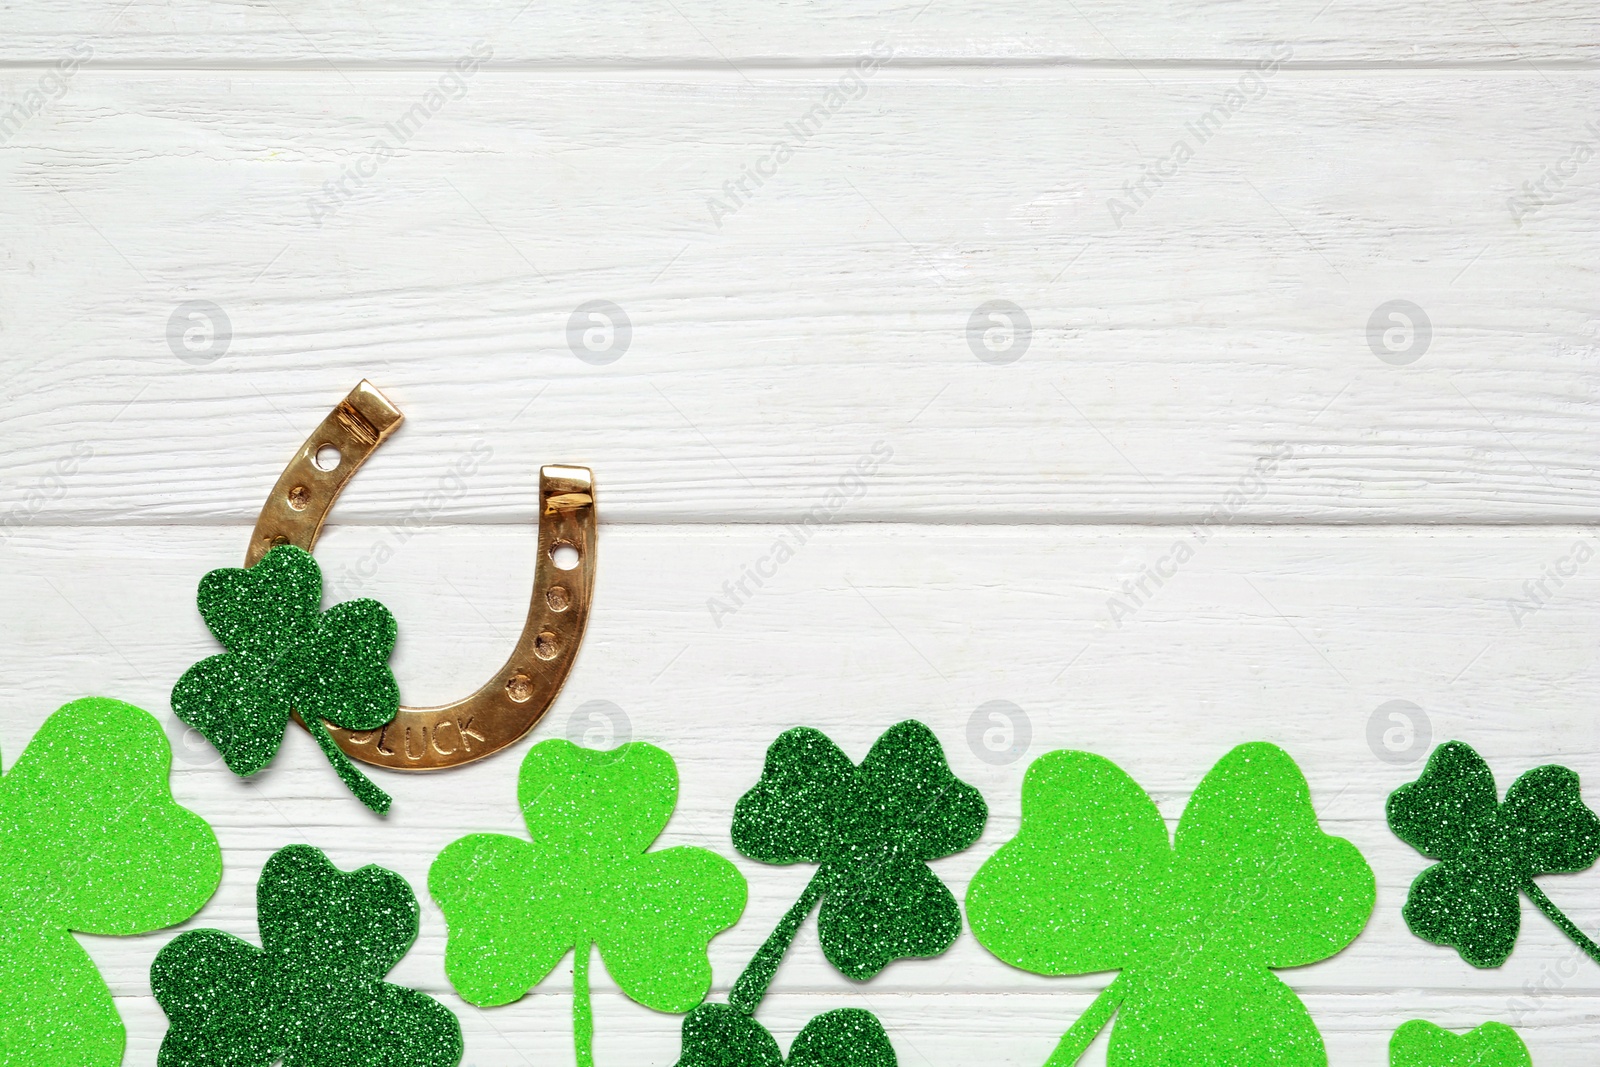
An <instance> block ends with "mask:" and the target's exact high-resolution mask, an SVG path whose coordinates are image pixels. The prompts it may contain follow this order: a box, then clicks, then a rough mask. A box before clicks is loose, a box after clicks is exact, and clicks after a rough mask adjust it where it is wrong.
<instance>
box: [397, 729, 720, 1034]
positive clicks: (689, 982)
mask: <svg viewBox="0 0 1600 1067" xmlns="http://www.w3.org/2000/svg"><path fill="white" fill-rule="evenodd" d="M517 799H518V803H519V804H520V805H521V807H522V814H523V818H524V819H525V820H526V822H527V824H528V833H529V835H530V836H531V837H532V841H531V842H530V841H524V840H522V839H521V838H516V837H507V836H504V835H501V834H472V835H470V836H467V837H463V838H461V839H460V840H458V841H455V842H453V843H451V844H450V845H449V846H448V847H446V848H445V850H444V851H443V852H442V853H440V854H439V857H438V859H436V860H434V862H433V867H432V869H431V870H430V871H429V873H428V890H429V892H431V893H432V894H433V898H434V900H436V901H437V902H438V903H439V907H440V908H441V909H442V910H443V911H444V916H445V921H446V923H447V924H448V926H449V943H448V947H447V949H446V952H445V973H446V974H448V975H449V977H450V981H451V982H452V983H453V984H454V985H455V987H456V991H457V992H458V993H460V994H461V996H462V998H463V999H465V1000H467V1001H468V1002H469V1003H472V1004H478V1005H483V1006H489V1005H496V1004H507V1003H510V1002H511V1001H514V1000H516V999H517V998H519V997H521V996H522V995H523V994H524V993H526V992H527V991H528V990H530V989H532V988H533V987H534V986H536V985H538V984H539V983H540V982H542V981H543V980H544V979H545V978H546V977H547V976H548V975H549V974H550V972H551V971H553V970H554V969H555V967H556V965H557V964H558V963H560V962H561V960H562V958H563V957H565V956H566V955H567V953H569V952H572V951H574V949H576V954H575V956H574V987H573V1033H574V1043H575V1044H576V1046H577V1050H578V1062H579V1063H580V1064H584V1065H588V1064H592V1063H593V1061H594V1057H593V1049H592V1041H593V1022H592V1019H591V1017H590V1009H589V957H590V954H591V950H592V947H593V946H596V945H598V946H599V949H600V958H601V960H602V961H603V962H604V963H605V966H606V970H607V971H609V972H610V974H611V976H612V978H614V979H616V982H617V984H618V985H619V986H621V987H622V991H623V992H624V993H625V994H627V995H628V996H629V997H631V998H632V999H633V1000H636V1001H638V1002H639V1003H640V1004H643V1005H645V1006H646V1007H649V1008H654V1009H655V1010H657V1011H666V1012H685V1011H688V1010H689V1009H690V1008H693V1007H694V1006H695V1005H696V1004H698V1003H700V1001H701V1000H703V999H705V995H706V991H707V990H708V989H709V988H710V986H711V962H710V960H709V959H708V957H707V948H708V945H709V944H710V941H711V938H712V937H714V936H715V935H717V934H718V933H720V932H722V931H723V930H725V929H727V928H728V927H730V926H732V925H733V924H734V923H736V922H738V921H739V916H740V914H741V913H742V912H743V911H744V904H745V883H744V876H743V875H741V874H740V873H739V871H738V869H737V868H735V867H734V865H733V864H732V863H730V862H728V861H727V860H725V859H723V858H722V857H721V856H718V855H717V854H716V853H713V852H708V851H706V850H705V849H703V848H693V847H690V846H678V847H675V848H667V849H662V850H660V851H658V852H651V851H649V849H650V846H651V844H652V843H654V842H655V840H656V838H657V837H658V836H660V834H661V831H662V830H663V829H664V828H665V827H666V824H667V820H668V819H669V818H670V817H671V816H672V811H673V809H674V808H675V807H676V806H677V803H678V769H677V767H676V765H674V764H673V762H672V757H671V756H669V755H667V753H665V752H663V751H662V750H661V749H659V748H656V747H655V746H654V745H648V744H644V743H643V742H638V741H635V742H631V743H629V744H625V745H621V746H619V747H618V748H615V749H612V750H610V751H604V752H601V751H595V750H592V749H585V748H579V747H578V746H577V745H574V744H573V743H572V742H570V741H566V740H562V739H559V738H557V739H552V740H549V741H543V742H540V743H539V744H537V745H534V746H533V747H532V748H530V749H529V750H528V755H527V758H526V759H524V760H523V763H522V773H521V775H520V776H519V778H518V782H517Z"/></svg>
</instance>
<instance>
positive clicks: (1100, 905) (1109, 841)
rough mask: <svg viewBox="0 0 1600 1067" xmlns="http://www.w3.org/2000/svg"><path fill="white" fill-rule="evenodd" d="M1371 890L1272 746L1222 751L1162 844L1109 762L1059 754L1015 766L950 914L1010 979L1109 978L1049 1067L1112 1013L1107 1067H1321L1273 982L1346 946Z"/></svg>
mask: <svg viewBox="0 0 1600 1067" xmlns="http://www.w3.org/2000/svg"><path fill="white" fill-rule="evenodd" d="M1376 890H1377V887H1376V882H1375V880H1374V878H1373V874H1372V868H1370V867H1368V866H1367V863H1366V861H1365V860H1364V859H1362V857H1361V853H1360V852H1358V851H1357V850H1356V847H1355V846H1354V845H1352V844H1351V843H1350V842H1348V841H1345V840H1343V839H1342V838H1337V837H1330V836H1329V835H1327V834H1325V833H1323V832H1322V829H1321V827H1320V826H1319V825H1318V824H1317V816H1316V813H1315V812H1314V811H1313V810H1312V807H1311V794H1310V790H1309V789H1308V787H1307V786H1306V780H1305V778H1304V776H1302V775H1301V773H1300V769H1299V768H1298V767H1296V766H1295V763H1294V761H1293V760H1292V759H1290V758H1289V756H1288V754H1287V753H1285V752H1284V751H1283V750H1282V749H1280V748H1277V747H1276V746H1274V745H1270V744H1265V743H1254V744H1246V745H1240V746H1239V747H1237V748H1235V749H1234V750H1233V751H1231V752H1229V753H1228V754H1227V755H1225V756H1223V757H1222V759H1221V760H1219V761H1218V762H1217V764H1216V766H1214V767H1213V768H1212V769H1211V770H1210V772H1208V773H1207V774H1206V776H1205V778H1204V779H1203V780H1202V781H1201V783H1200V785H1199V787H1198V788H1197V789H1196V790H1195V791H1194V795H1193V796H1191V797H1190V799H1189V804H1188V806H1187V807H1186V808H1185V809H1184V812H1183V817H1182V818H1181V819H1179V821H1178V829H1177V833H1176V835H1175V836H1174V837H1173V839H1171V840H1169V839H1168V836H1167V826H1166V823H1165V822H1164V821H1163V820H1162V817H1161V813H1160V812H1159V811H1158V810H1157V809H1156V806H1155V804H1154V803H1153V802H1152V801H1151V800H1150V798H1149V796H1147V795H1146V794H1145V792H1144V790H1142V789H1140V788H1139V786H1138V785H1137V784H1136V783H1135V782H1134V781H1133V779H1131V778H1129V777H1128V776H1127V775H1126V774H1125V773H1123V771H1122V770H1121V769H1120V768H1118V767H1117V766H1116V765H1115V764H1113V763H1112V762H1110V761H1109V760H1107V759H1104V758H1103V757H1100V756H1096V755H1094V754H1092V753H1089V752H1066V751H1062V752H1051V753H1047V754H1046V755H1044V756H1041V757H1039V759H1037V760H1035V761H1034V763H1033V765H1032V766H1031V767H1029V768H1028V773H1027V775H1026V777H1025V778H1024V780H1023V785H1022V826H1021V828H1020V829H1019V830H1018V832H1017V836H1016V837H1015V838H1013V839H1012V840H1011V841H1009V842H1007V843H1006V844H1005V845H1003V846H1001V848H1000V850H999V851H998V852H996V853H995V854H994V855H993V856H991V857H989V859H988V860H987V861H986V862H985V863H984V865H983V867H982V868H980V869H979V871H978V873H977V874H976V875H975V876H974V877H973V880H972V883H971V885H970V886H969V888H968V890H967V917H968V920H969V921H970V922H971V923H972V932H973V933H974V934H975V935H976V936H977V938H978V941H979V943H980V944H982V945H983V946H984V947H985V948H987V949H988V950H989V951H990V952H992V953H994V954H995V955H996V956H998V957H1000V958H1001V959H1002V960H1004V961H1005V962H1007V963H1009V964H1011V965H1012V966H1014V967H1020V968H1022V969H1023V970H1027V971H1033V972H1034V973H1036V974H1048V975H1063V974H1091V973H1094V972H1097V971H1108V970H1119V971H1120V972H1121V973H1120V974H1118V976H1117V978H1116V979H1115V980H1114V981H1113V982H1112V983H1111V984H1110V985H1109V986H1107V987H1106V989H1105V991H1104V992H1102V993H1101V994H1100V996H1099V997H1098V998H1097V999H1096V1000H1095V1002H1094V1004H1092V1005H1091V1006H1090V1007H1089V1009H1088V1011H1086V1012H1085V1013H1084V1014H1083V1016H1082V1017H1081V1018H1079V1019H1078V1021H1077V1022H1076V1023H1074V1024H1073V1026H1072V1028H1071V1029H1070V1030H1068V1031H1067V1033H1066V1035H1065V1036H1064V1037H1062V1039H1061V1042H1060V1044H1059V1045H1058V1046H1057V1047H1056V1050H1055V1053H1054V1054H1053V1055H1052V1056H1051V1057H1050V1060H1049V1065H1050V1067H1065V1065H1067V1064H1070V1063H1074V1062H1076V1061H1077V1059H1078V1058H1079V1057H1080V1056H1082V1055H1083V1053H1084V1051H1085V1050H1086V1049H1087V1048H1088V1047H1089V1045H1090V1044H1091V1043H1092V1042H1093V1041H1094V1038H1095V1035H1096V1034H1098V1033H1099V1031H1100V1030H1101V1029H1103V1028H1104V1027H1105V1025H1106V1024H1107V1023H1108V1022H1110V1021H1111V1018H1112V1016H1113V1015H1115V1016H1116V1017H1117V1021H1116V1026H1115V1029H1113V1031H1112V1033H1111V1047H1110V1050H1109V1052H1108V1054H1107V1058H1106V1062H1107V1064H1109V1065H1110V1067H1136V1065H1137V1067H1144V1065H1172V1064H1184V1065H1187V1067H1269V1065H1271V1067H1322V1065H1325V1064H1326V1063H1327V1053H1326V1051H1325V1049H1324V1047H1323V1043H1322V1036H1321V1035H1320V1034H1319V1033H1318V1032H1317V1028H1316V1026H1315V1025H1314V1024H1313V1023H1312V1021H1311V1016H1310V1014H1309V1013H1308V1012H1307V1011H1306V1008H1305V1005H1303V1004H1302V1003H1300V1000H1299V998H1298V997H1296V996H1295V994H1294V992H1293V991H1292V990H1291V989H1290V988H1289V987H1288V986H1286V985H1285V984H1284V983H1283V982H1282V981H1280V980H1279V979H1278V978H1277V976H1276V975H1274V974H1273V970H1274V969H1276V968H1283V967H1299V966H1303V965H1305V964H1308V963H1315V962H1316V961H1318V960H1322V959H1326V958H1327V957H1329V956H1332V955H1333V954H1334V953H1336V952H1338V951H1339V950H1340V949H1342V948H1344V947H1345V946H1346V945H1348V944H1349V943H1350V942H1351V941H1352V940H1354V939H1355V937H1356V935H1357V934H1359V933H1360V932H1361V929H1362V927H1364V926H1365V925H1366V923H1367V919H1368V918H1369V917H1370V916H1371V914H1372V907H1373V902H1374V900H1375V897H1376Z"/></svg>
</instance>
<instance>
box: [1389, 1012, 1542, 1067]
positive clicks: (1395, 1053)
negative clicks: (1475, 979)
mask: <svg viewBox="0 0 1600 1067" xmlns="http://www.w3.org/2000/svg"><path fill="white" fill-rule="evenodd" d="M1389 1067H1533V1057H1532V1056H1530V1055H1528V1046H1527V1045H1524V1044H1523V1043H1522V1038H1520V1037H1518V1036H1517V1032H1516V1031H1515V1030H1513V1029H1511V1027H1509V1026H1507V1025H1505V1024H1504V1023H1484V1024H1483V1025H1482V1026H1480V1027H1478V1028H1477V1029H1476V1030H1471V1031H1468V1032H1467V1033H1465V1034H1453V1033H1451V1032H1450V1031H1449V1030H1446V1029H1444V1028H1442V1027H1439V1026H1435V1025H1434V1024H1433V1023H1430V1022H1427V1021H1426V1020H1423V1019H1412V1020H1411V1021H1410V1022H1408V1023H1406V1024H1405V1025H1403V1026H1401V1027H1400V1029H1398V1030H1396V1031H1395V1032H1394V1036H1393V1037H1391V1038H1390V1039H1389Z"/></svg>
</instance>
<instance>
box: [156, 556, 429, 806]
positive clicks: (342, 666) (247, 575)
mask: <svg viewBox="0 0 1600 1067" xmlns="http://www.w3.org/2000/svg"><path fill="white" fill-rule="evenodd" d="M199 603H200V614H201V616H202V617H203V618H204V619H205V620H206V625H207V626H208V627H210V629H211V633H212V634H213V635H214V636H215V637H216V639H217V640H218V641H221V642H222V645H223V647H224V648H226V649H227V651H226V652H224V653H222V654H221V655H217V656H212V657H211V658H210V659H205V660H201V661H200V662H199V663H196V664H195V665H194V666H193V667H190V668H189V669H188V670H187V671H185V672H184V675H183V677H182V678H180V679H178V684H177V685H175V686H173V688H172V710H173V711H174V712H176V713H177V715H178V718H180V719H182V720H183V721H184V722H186V723H188V724H189V725H190V726H193V727H194V728H195V729H196V730H199V731H200V732H201V733H202V734H204V735H205V736H206V739H207V740H209V741H210V742H211V743H212V744H213V745H215V746H216V747H217V750H218V751H219V752H221V753H222V758H223V760H224V761H226V762H227V764H228V769H229V770H231V771H233V773H234V774H237V775H240V776H241V777H244V776H248V775H252V774H255V773H256V772H257V771H259V770H261V769H262V768H263V767H265V766H266V765H267V764H269V763H271V762H272V759H273V757H274V756H276V755H277V754H278V747H279V746H280V745H281V744H283V731H284V729H285V728H286V727H287V726H288V725H289V716H290V714H291V713H298V714H299V716H300V719H301V721H302V722H304V723H305V724H306V727H307V729H309V730H310V731H311V735H312V736H313V737H315V738H316V739H317V744H318V746H319V747H321V749H322V751H323V754H324V755H326V756H327V758H328V761H329V762H330V763H332V764H333V768H334V770H335V771H337V772H338V774H339V777H340V778H341V779H342V780H343V781H344V783H345V785H346V786H348V787H349V788H350V791H351V792H353V793H354V794H355V795H356V796H357V798H359V799H360V801H361V802H362V803H363V804H365V805H366V806H367V807H369V808H371V809H372V810H373V811H376V812H378V813H379V814H382V813H384V812H387V811H388V810H389V803H390V802H389V796H388V794H386V793H385V792H384V791H383V790H381V789H379V788H378V787H377V786H376V785H374V784H372V782H371V781H370V780H369V779H368V778H367V777H366V776H365V775H363V774H362V773H361V772H360V771H358V770H357V769H356V767H355V764H353V763H351V762H350V757H348V756H346V755H345V754H344V752H343V751H341V750H340V748H339V746H338V745H337V744H335V743H334V740H333V737H332V736H331V735H330V734H329V733H328V728H327V726H325V725H324V720H326V721H327V722H331V723H333V724H334V725H335V726H338V727H341V728H343V729H346V730H376V729H378V728H379V727H381V726H383V725H385V724H386V723H388V722H389V721H390V720H392V719H393V718H394V717H395V713H396V712H398V711H399V710H400V689H399V687H398V686H397V685H396V684H395V680H394V673H393V672H392V671H390V670H389V653H390V652H391V651H393V649H394V641H395V623H394V617H393V616H392V615H390V614H389V609H388V608H386V607H384V606H383V605H382V604H380V603H378V602H377V601H376V600H351V601H347V602H345V603H343V604H337V605H335V606H334V607H332V608H330V609H329V610H327V611H322V610H321V608H322V570H321V568H319V567H318V566H317V561H316V560H315V559H314V558H313V557H312V555H311V553H309V552H306V551H303V550H302V549H299V548H296V547H295V546H293V545H280V546H278V547H277V548H274V549H273V550H272V551H270V552H268V553H267V554H266V555H265V556H263V557H262V558H261V560H260V562H258V563H257V564H256V565H255V566H254V567H251V568H249V569H241V568H236V567H224V568H222V569H220V570H214V571H212V572H211V573H210V574H207V575H206V576H205V577H204V578H202V579H201V580H200V597H199Z"/></svg>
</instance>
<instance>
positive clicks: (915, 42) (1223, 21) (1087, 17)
mask: <svg viewBox="0 0 1600 1067" xmlns="http://www.w3.org/2000/svg"><path fill="white" fill-rule="evenodd" d="M0 29H3V30H4V35H5V42H6V44H5V56H6V58H7V59H9V60H11V61H13V62H14V61H18V60H28V61H33V62H45V61H54V60H55V59H56V58H57V57H58V56H59V55H61V54H64V53H65V52H66V51H67V50H68V49H70V48H72V47H74V46H76V45H80V44H81V45H87V46H89V47H91V48H93V49H94V54H95V57H96V59H97V60H99V61H103V62H120V63H156V64H173V65H184V66H187V65H193V64H196V63H213V64H227V65H240V64H252V63H254V64H262V63H273V64H285V63H291V64H312V65H318V66H321V65H325V64H332V65H335V66H338V67H341V68H343V67H346V66H359V65H361V64H366V63H374V62H377V63H442V62H448V61H450V60H453V59H454V58H456V57H457V56H458V55H461V54H463V53H464V52H466V51H468V50H469V49H471V48H472V47H473V46H474V45H475V44H477V43H479V42H484V43H486V44H487V45H489V46H490V47H492V48H493V50H494V54H495V58H496V60H497V61H500V62H509V63H523V64H533V63H537V64H552V65H559V64H596V63H609V64H654V65H683V64H696V65H703V66H709V67H715V68H722V69H732V70H735V71H737V70H740V69H748V68H751V67H756V66H761V65H771V64H775V63H792V62H795V61H802V62H806V61H809V62H845V61H848V60H850V59H853V58H854V57H855V56H857V55H859V54H861V53H863V52H865V51H867V50H869V49H870V48H871V47H872V46H873V44H874V43H876V42H880V41H888V42H892V43H893V45H894V47H895V48H896V50H897V54H900V55H902V56H904V57H905V58H906V59H908V60H918V61H923V62H946V63H948V62H961V61H978V62H986V63H996V62H1030V63H1058V62H1110V63H1125V62H1133V63H1143V62H1160V61H1163V60H1171V59H1185V60H1201V61H1216V62H1243V61H1253V60H1255V59H1256V58H1258V57H1259V55H1260V54H1261V53H1262V52H1264V51H1265V50H1266V49H1267V48H1268V47H1270V45H1272V44H1273V43H1275V42H1278V41H1286V42H1290V43H1292V44H1293V46H1294V47H1295V49H1296V52H1297V54H1298V55H1300V56H1302V57H1304V58H1305V59H1306V60H1310V61H1315V62H1323V63H1330V62H1331V63H1410V64H1429V63H1452V62H1454V63H1506V64H1510V63H1521V64H1534V63H1552V62H1555V63H1560V62H1573V61H1585V62H1586V61H1592V60H1593V59H1594V57H1595V48H1596V44H1595V42H1596V40H1597V37H1600V34H1597V31H1600V20H1597V17H1596V14H1595V10H1594V8H1593V5H1590V4H1584V3H1582V2H1580V0H1535V2H1530V3H1517V2H1515V0H1483V2H1481V3H1474V4H1468V5H1445V6H1439V5H1430V6H1426V7H1424V6H1421V5H1417V4H1384V3H1381V2H1379V0H1340V2H1338V3H1333V4H1329V3H1327V2H1326V0H1290V2H1287V3H1270V2H1267V0H1247V2H1242V3H1226V4H1224V3H1217V2H1193V0H1191V2H1187V3H1172V2H1168V3H1161V4H1143V5H1129V4H1118V3H1113V2H1111V0H1080V2H1075V3H1072V4H1063V5H1043V4H1030V3H1025V2H1022V0H998V2H991V3H979V2H976V0H959V2H954V3H939V4H929V3H925V2H924V0H906V2H903V3H895V4H883V5H876V6H874V7H872V8H871V9H862V8H861V7H859V6H858V5H851V4H848V3H844V2H842V0H822V2H813V3H807V4H781V3H764V4H746V5H737V6H731V5H722V4H715V3H710V2H706V0H701V2H692V0H678V2H674V0H639V2H622V0H602V2H598V3H587V4H580V3H554V4H538V5H518V4H495V3H491V2H488V0H462V2H460V3H455V4H449V5H445V4H440V3H431V4H411V5H389V6H384V7H382V8H377V7H372V6H371V5H362V4H340V5H307V4H266V5H232V6H227V7H218V6H215V5H207V4H203V3H200V2H199V0H176V2H174V0H165V2H156V0H133V2H132V3H122V4H119V3H116V2H115V0H96V2H92V3H72V2H70V0H42V2H41V3H38V4H33V5H27V6H25V7H17V8H14V9H12V10H9V11H7V12H5V14H4V17H3V22H0Z"/></svg>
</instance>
